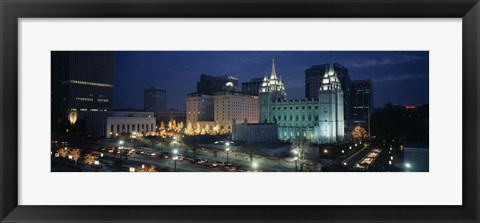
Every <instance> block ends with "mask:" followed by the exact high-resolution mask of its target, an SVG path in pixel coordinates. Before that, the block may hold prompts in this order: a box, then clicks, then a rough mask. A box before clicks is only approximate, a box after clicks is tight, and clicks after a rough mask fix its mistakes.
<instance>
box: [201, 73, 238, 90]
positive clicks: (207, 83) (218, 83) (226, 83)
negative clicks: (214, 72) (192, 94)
mask: <svg viewBox="0 0 480 223" xmlns="http://www.w3.org/2000/svg"><path fill="white" fill-rule="evenodd" d="M237 90H238V78H236V77H234V76H231V75H230V76H219V77H216V76H211V75H207V74H202V75H201V76H200V81H199V82H197V92H196V93H198V94H204V95H213V94H214V93H215V92H217V91H237Z"/></svg>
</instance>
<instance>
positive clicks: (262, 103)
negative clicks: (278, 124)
mask: <svg viewBox="0 0 480 223" xmlns="http://www.w3.org/2000/svg"><path fill="white" fill-rule="evenodd" d="M286 99H287V93H286V91H285V86H284V85H283V81H282V77H281V76H280V77H277V72H276V70H275V59H272V72H271V73H270V77H268V75H267V70H266V69H265V76H264V77H263V81H262V85H261V87H260V91H259V93H258V103H259V113H260V114H259V122H260V123H265V122H266V123H273V122H274V120H273V117H272V116H271V114H270V111H271V109H270V108H271V104H272V102H273V101H277V100H286Z"/></svg>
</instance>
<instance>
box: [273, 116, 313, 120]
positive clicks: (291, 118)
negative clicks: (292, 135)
mask: <svg viewBox="0 0 480 223" xmlns="http://www.w3.org/2000/svg"><path fill="white" fill-rule="evenodd" d="M299 119H300V117H299V116H298V115H297V116H295V121H300V120H299ZM277 120H278V121H282V116H280V115H279V116H278V118H277ZM283 120H284V121H287V116H286V115H285V116H283ZM290 121H294V120H293V116H291V115H290ZM302 121H305V116H302ZM308 121H312V116H308ZM315 121H318V116H315Z"/></svg>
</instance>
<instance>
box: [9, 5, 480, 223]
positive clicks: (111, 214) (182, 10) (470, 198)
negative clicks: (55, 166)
mask: <svg viewBox="0 0 480 223" xmlns="http://www.w3.org/2000/svg"><path fill="white" fill-rule="evenodd" d="M0 14H1V25H0V36H1V50H0V57H1V60H0V67H1V75H0V83H1V87H0V89H1V91H0V98H1V112H0V168H1V169H0V182H1V186H0V196H1V197H0V219H1V221H2V222H27V221H28V222H192V221H193V222H479V219H480V217H479V213H478V211H479V209H480V208H479V201H480V193H479V190H480V185H479V179H480V178H479V173H480V172H479V169H480V168H479V166H480V165H479V164H480V157H479V152H478V150H479V143H478V127H479V122H478V120H479V119H478V116H479V113H478V106H479V103H478V99H479V90H478V86H479V78H478V75H479V59H480V58H479V53H480V49H479V46H480V45H479V41H480V38H479V31H480V29H479V25H480V24H479V21H480V20H479V19H480V18H479V16H480V5H479V3H478V0H408V1H405V0H367V1H358V0H298V1H295V0H259V1H253V0H244V1H239V0H223V1H220V0H196V1H195V0H151V1H150V0H143V1H135V0H120V1H108V0H102V1H93V0H63V1H58V0H39V1H33V0H16V1H13V0H0ZM74 17H86V18H122V17H126V18H131V17H212V18H226V17H250V18H252V17H258V18H266V17H269V18H270V17H273V18H277V17H285V18H294V17H308V18H309V17H333V18H355V17H362V18H365V17H371V18H426V17H432V18H462V21H463V22H462V35H463V37H462V41H463V42H462V45H463V46H462V47H463V52H462V57H463V63H462V73H458V74H454V76H455V77H456V78H462V84H463V89H462V95H463V101H462V112H463V117H462V123H463V139H462V140H463V142H462V144H463V148H462V150H463V176H462V181H463V182H462V184H463V186H462V187H463V191H462V192H463V196H462V197H463V205H462V206H22V205H18V198H17V194H18V175H17V173H18V155H17V148H18V142H17V140H18V136H17V133H18V130H19V129H18V125H17V123H18V115H17V114H18V113H17V112H18V92H17V91H18V75H17V69H18V68H17V64H18V39H17V38H18V36H19V33H18V19H19V18H74ZM446 44H448V43H446ZM451 121H460V120H451ZM39 193H41V191H39Z"/></svg>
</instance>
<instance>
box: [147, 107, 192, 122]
mask: <svg viewBox="0 0 480 223" xmlns="http://www.w3.org/2000/svg"><path fill="white" fill-rule="evenodd" d="M155 118H156V119H157V123H161V122H163V123H165V124H167V123H168V122H170V121H172V120H175V122H176V123H183V124H186V123H187V114H186V113H185V112H184V111H179V110H178V109H169V110H168V111H162V112H157V113H155Z"/></svg>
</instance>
